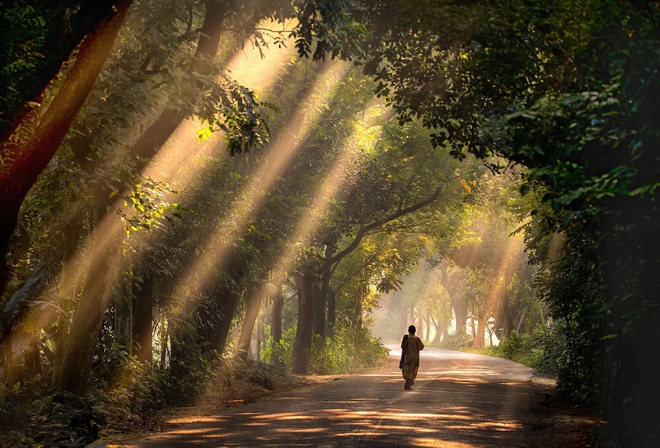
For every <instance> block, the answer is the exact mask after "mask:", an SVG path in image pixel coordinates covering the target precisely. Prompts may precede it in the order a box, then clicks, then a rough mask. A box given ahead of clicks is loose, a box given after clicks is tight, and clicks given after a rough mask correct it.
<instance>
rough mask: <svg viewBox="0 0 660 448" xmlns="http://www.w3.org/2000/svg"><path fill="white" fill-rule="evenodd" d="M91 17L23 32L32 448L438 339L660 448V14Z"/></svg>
mask: <svg viewBox="0 0 660 448" xmlns="http://www.w3.org/2000/svg"><path fill="white" fill-rule="evenodd" d="M4 3H6V6H5V5H4ZM65 3H66V4H63V3H62V2H48V1H43V2H36V3H35V2H21V1H15V2H3V12H2V17H1V21H2V23H0V29H2V30H3V31H2V33H3V35H2V42H3V47H2V51H1V52H0V59H1V61H2V64H1V66H0V73H1V76H2V81H3V82H2V83H0V85H1V86H2V87H1V90H0V92H1V93H0V102H1V104H2V108H1V111H0V112H1V115H0V133H1V135H2V149H1V151H2V152H1V153H0V156H1V159H0V163H1V167H2V171H1V172H0V173H1V174H0V191H2V195H1V196H0V201H1V204H0V205H1V207H2V210H3V213H2V217H1V218H0V237H1V238H0V254H2V259H0V265H1V266H0V291H1V292H2V299H1V300H2V301H1V303H2V307H1V308H0V312H1V321H2V339H1V340H0V349H1V351H2V358H1V359H2V366H1V367H0V380H1V381H2V382H1V383H0V396H1V399H0V400H1V401H0V405H1V406H0V425H2V426H3V428H12V431H13V432H9V431H8V432H7V434H8V436H7V437H8V438H9V439H11V441H12V443H26V444H28V445H29V444H30V443H40V444H43V445H46V446H47V445H48V444H56V443H59V442H61V441H63V440H69V441H71V440H79V441H81V443H82V442H84V441H89V440H92V439H94V437H95V436H96V435H97V431H98V427H99V426H103V424H104V423H105V422H106V421H113V420H117V419H139V418H146V417H147V416H148V415H149V414H150V413H151V412H152V411H153V410H154V409H159V408H162V407H163V406H169V405H173V404H181V397H188V398H189V399H194V398H195V397H196V396H198V395H199V394H201V393H202V392H203V391H204V387H205V385H208V384H210V383H209V382H210V381H212V380H213V378H214V377H217V376H218V375H225V374H228V372H229V371H231V369H232V367H231V366H232V365H235V364H234V363H235V362H237V361H236V360H241V361H244V360H246V359H248V358H252V359H258V360H260V361H263V362H268V363H270V364H273V365H275V366H277V367H278V368H281V369H283V370H285V371H288V372H293V373H297V374H307V373H331V372H351V371H355V370H357V369H360V368H363V367H366V366H373V365H377V364H378V363H379V362H381V361H382V360H383V359H384V357H385V356H386V351H385V350H384V347H383V345H382V342H383V341H386V342H390V341H398V339H399V338H400V337H401V335H402V334H403V332H405V330H406V328H407V325H409V324H411V323H414V324H416V325H417V326H418V328H419V332H418V334H419V335H420V336H421V337H423V338H424V339H425V340H426V341H427V342H428V343H430V344H437V345H439V346H444V347H448V348H461V347H465V346H476V347H482V346H484V345H485V346H493V347H494V346H497V348H494V349H493V351H494V352H495V353H497V354H499V355H502V356H507V357H509V358H513V359H516V360H519V361H522V362H525V363H527V364H529V365H532V366H534V367H536V368H537V369H539V370H541V371H545V372H549V373H552V374H554V375H556V376H557V378H558V392H559V393H562V394H564V395H565V396H566V397H569V398H570V399H574V400H575V401H576V402H579V403H580V404H581V405H582V406H586V407H589V408H590V409H593V410H595V411H596V412H599V413H600V414H601V415H602V416H603V418H605V419H606V420H607V421H608V422H609V425H610V428H611V430H612V431H613V433H614V435H615V438H616V439H618V440H619V441H620V442H621V443H622V444H623V445H625V446H655V445H656V444H657V443H658V438H659V437H660V423H659V422H660V418H659V416H658V410H657V409H658V408H657V403H658V398H660V397H659V396H658V390H659V389H658V387H657V384H656V383H657V380H656V378H657V376H658V372H659V371H660V366H659V363H660V358H659V357H657V356H653V355H652V354H653V353H656V352H657V349H656V348H655V346H656V344H657V341H658V336H659V334H658V332H659V331H660V330H659V328H660V327H658V325H656V322H657V319H658V317H659V316H658V314H659V312H660V310H659V308H658V293H659V292H660V284H659V282H660V276H658V272H660V264H659V261H658V257H657V254H656V252H655V250H654V248H655V247H656V246H657V245H656V244H654V243H655V237H656V235H657V233H658V223H659V222H660V219H659V218H660V213H659V208H658V202H657V186H658V179H659V178H660V177H659V174H660V173H658V169H659V166H660V164H659V163H658V162H659V161H658V152H657V150H656V147H657V145H658V143H659V142H658V136H659V135H660V133H659V132H658V120H657V114H658V110H660V109H659V104H658V96H657V92H658V91H660V90H659V89H658V87H660V86H658V75H657V73H658V70H657V68H658V63H659V58H658V52H657V48H658V39H659V37H658V36H659V33H658V31H659V30H658V20H660V11H659V6H658V3H657V2H655V3H653V2H651V3H649V2H638V1H632V0H631V1H623V2H611V1H606V0H579V1H570V2H569V1H553V2H549V3H548V2H535V1H533V2H520V1H517V0H505V1H502V2H487V1H483V2H482V1H473V2H464V3H463V2H444V1H437V2H413V1H407V0H402V1H397V2H390V1H361V0H345V1H336V2H323V1H318V0H304V1H301V2H293V3H292V2H285V1H279V0H278V1H274V2H263V4H261V3H259V2H254V3H253V2H242V1H235V0H234V1H221V2H215V1H210V0H209V1H187V0H186V1H184V0H167V1H154V0H140V1H129V0H120V1H112V0H107V1H102V2H95V3H94V5H92V4H91V3H90V2H84V1H74V2H65ZM266 3H267V4H266ZM493 3H496V4H493ZM379 337H380V338H379ZM46 427H47V428H50V429H48V430H45V429H44V428H46ZM52 428H56V429H55V430H53V429H52ZM12 438H13V439H12ZM631 443H632V445H629V444H631Z"/></svg>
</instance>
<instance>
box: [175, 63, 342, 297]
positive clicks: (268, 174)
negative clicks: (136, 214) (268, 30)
mask: <svg viewBox="0 0 660 448" xmlns="http://www.w3.org/2000/svg"><path fill="white" fill-rule="evenodd" d="M348 67H349V65H348V64H343V63H341V64H340V63H335V62H332V63H326V66H325V68H324V70H323V71H322V73H321V74H319V76H318V78H317V79H316V81H315V83H314V86H313V88H312V89H310V92H309V93H308V95H307V97H306V98H305V99H304V100H303V101H302V102H301V106H300V107H299V108H298V109H297V110H296V111H295V112H294V113H293V116H292V117H291V118H290V119H289V121H288V123H287V126H286V128H285V129H284V130H283V131H282V132H281V133H280V135H279V136H278V138H277V139H276V141H275V142H274V143H273V144H272V145H269V147H268V148H267V149H266V152H267V156H266V157H265V159H266V160H262V161H261V163H260V166H259V168H258V170H257V172H256V174H255V175H254V176H253V177H252V180H251V181H250V182H249V184H248V185H246V186H245V187H244V189H243V191H242V192H240V193H239V194H237V195H236V196H235V197H236V198H237V199H236V200H235V202H234V204H233V206H232V207H231V208H230V209H229V210H228V211H227V212H226V213H225V218H224V219H223V220H222V221H221V222H220V224H219V225H218V226H217V227H216V230H215V232H214V233H213V234H212V235H211V236H210V237H209V242H208V244H207V246H206V248H205V250H204V254H205V256H200V257H198V258H197V260H196V261H195V263H193V265H192V266H190V267H189V269H188V271H187V274H186V275H184V277H183V280H182V282H181V284H182V285H187V288H186V289H185V290H184V289H179V290H178V292H176V293H175V296H174V298H175V300H181V301H186V300H185V299H187V298H189V297H192V296H193V295H194V294H191V290H190V289H189V287H190V285H193V284H194V285H197V286H196V287H195V289H201V288H203V286H204V284H205V283H206V282H207V281H209V279H210V277H211V274H212V273H214V272H217V271H220V270H222V269H223V267H224V265H225V263H227V261H228V254H229V250H230V249H231V247H232V243H233V241H234V239H235V238H237V237H238V236H239V235H240V234H241V233H242V232H243V231H244V227H245V225H246V223H247V222H248V221H249V219H250V218H251V217H253V216H254V214H255V212H256V211H258V210H259V209H260V208H261V206H262V205H263V204H264V202H265V201H266V198H267V194H268V192H269V191H270V189H271V188H272V187H273V185H274V182H275V180H276V179H277V178H278V177H279V176H281V175H282V174H283V173H284V172H285V171H286V169H287V168H288V167H289V164H290V163H291V161H292V160H293V158H294V157H295V155H296V154H297V153H298V151H299V149H300V144H301V142H302V141H303V140H304V138H305V137H306V136H307V133H308V132H309V130H310V128H311V126H312V125H313V124H314V123H315V121H316V120H318V119H319V118H320V114H321V111H322V108H320V107H318V105H319V104H325V103H326V101H328V100H329V99H330V98H331V96H332V94H333V92H334V89H335V88H336V86H337V84H338V83H339V81H340V80H341V79H342V77H343V76H344V74H345V72H346V70H347V69H348ZM188 302H189V303H188V305H187V308H186V309H189V308H190V307H191V306H192V305H193V303H192V301H190V300H188Z"/></svg>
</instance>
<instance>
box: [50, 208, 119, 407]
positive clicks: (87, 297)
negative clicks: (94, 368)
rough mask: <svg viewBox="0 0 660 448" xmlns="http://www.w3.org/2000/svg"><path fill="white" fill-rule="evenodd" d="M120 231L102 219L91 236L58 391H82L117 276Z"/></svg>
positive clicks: (84, 388) (115, 222) (58, 376)
mask: <svg viewBox="0 0 660 448" xmlns="http://www.w3.org/2000/svg"><path fill="white" fill-rule="evenodd" d="M120 232H121V224H120V223H119V222H118V221H117V220H105V221H104V222H103V223H102V225H101V226H100V228H99V229H98V231H97V232H96V234H95V236H94V246H93V248H92V255H91V259H90V262H89V267H88V271H87V277H86V280H85V284H84V286H83V289H82V292H81V296H80V300H79V301H78V305H77V308H76V310H75V312H74V314H73V319H72V322H71V328H70V330H69V334H68V336H67V338H66V346H65V350H64V356H63V358H62V366H61V369H60V372H58V373H57V374H56V378H57V383H58V384H59V386H60V387H61V388H62V389H64V390H66V391H69V392H72V393H76V394H79V395H84V394H85V392H86V388H87V379H88V376H89V373H90V369H91V364H92V357H93V355H94V349H95V347H96V343H97V339H98V335H99V332H100V330H101V323H102V321H103V314H104V312H105V310H106V308H107V305H108V299H109V291H110V290H111V284H112V282H113V281H114V279H115V278H116V275H117V274H116V272H117V268H118V266H117V265H118V261H117V260H118V258H119V251H120V249H121V241H120V240H118V235H119V234H120Z"/></svg>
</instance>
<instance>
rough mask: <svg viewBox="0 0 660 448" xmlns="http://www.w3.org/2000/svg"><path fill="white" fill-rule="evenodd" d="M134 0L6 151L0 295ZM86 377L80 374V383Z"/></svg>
mask: <svg viewBox="0 0 660 448" xmlns="http://www.w3.org/2000/svg"><path fill="white" fill-rule="evenodd" d="M131 3H132V0H120V1H118V2H117V3H116V5H115V11H116V14H115V15H114V17H112V18H111V19H109V20H104V21H102V22H101V23H100V24H99V26H98V28H97V30H96V33H94V34H90V35H88V36H87V37H86V38H85V40H84V41H83V43H82V45H81V47H80V50H79V52H78V56H77V57H76V61H75V62H74V64H73V66H72V68H71V70H70V71H69V73H68V74H67V76H66V79H65V80H64V82H63V83H62V86H61V87H60V89H59V91H58V92H57V94H56V96H55V98H54V99H53V101H52V103H51V105H50V107H49V108H48V110H47V111H46V112H45V113H44V115H43V116H42V117H41V119H40V120H39V123H38V125H37V126H36V129H35V131H34V135H33V136H32V138H31V139H30V141H28V142H27V143H26V144H25V146H23V147H21V146H19V145H20V143H15V144H13V145H9V146H8V148H7V149H6V153H5V155H6V158H7V161H8V164H7V166H6V167H4V168H3V170H2V171H1V172H0V209H2V213H0V295H2V293H3V292H4V291H5V288H6V286H7V282H8V281H9V278H10V271H9V267H8V266H7V250H8V246H9V240H10V238H11V236H12V234H13V233H14V229H15V228H16V223H17V220H18V213H19V210H20V207H21V204H22V203H23V200H24V199H25V196H26V195H27V193H28V191H29V190H30V188H31V187H32V185H34V183H35V182H36V180H37V177H38V176H39V174H41V172H42V171H43V170H44V168H46V166H47V165H48V162H50V160H51V159H52V157H53V155H54V154H55V151H57V148H59V146H60V143H62V140H63V139H64V136H65V135H66V133H67V132H68V130H69V128H70V127H71V123H73V120H74V118H75V117H76V115H77V114H78V111H79V110H80V108H81V107H82V105H83V103H84V102H85V99H87V96H88V95H89V92H90V91H91V90H92V87H93V86H94V83H95V81H96V78H97V77H98V75H99V73H100V72H101V69H102V68H103V64H104V63H105V61H106V59H107V58H108V55H109V54H110V51H111V50H112V45H113V43H114V41H115V38H116V36H117V33H118V32H119V29H120V28H121V24H122V22H123V20H124V17H125V15H126V12H127V11H128V8H129V6H130V5H131ZM78 380H80V378H77V379H76V381H78Z"/></svg>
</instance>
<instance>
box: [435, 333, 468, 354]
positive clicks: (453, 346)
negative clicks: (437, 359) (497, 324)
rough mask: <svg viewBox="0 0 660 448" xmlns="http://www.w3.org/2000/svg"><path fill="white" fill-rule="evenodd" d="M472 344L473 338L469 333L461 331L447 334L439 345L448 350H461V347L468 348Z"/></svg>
mask: <svg viewBox="0 0 660 448" xmlns="http://www.w3.org/2000/svg"><path fill="white" fill-rule="evenodd" d="M473 345H474V338H473V337H472V336H470V335H469V334H467V333H465V332H461V331H457V332H456V333H452V334H450V335H447V336H446V337H445V338H444V339H443V340H442V342H441V344H440V346H441V347H442V348H446V349H448V350H461V349H463V348H470V347H472V346H473Z"/></svg>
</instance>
